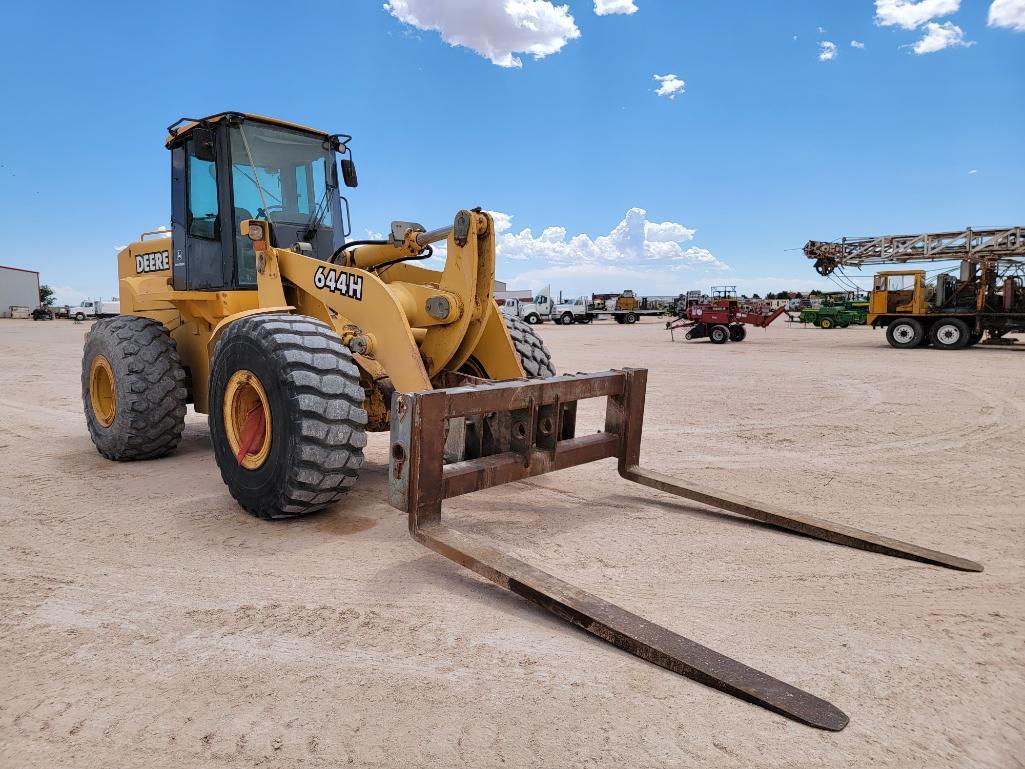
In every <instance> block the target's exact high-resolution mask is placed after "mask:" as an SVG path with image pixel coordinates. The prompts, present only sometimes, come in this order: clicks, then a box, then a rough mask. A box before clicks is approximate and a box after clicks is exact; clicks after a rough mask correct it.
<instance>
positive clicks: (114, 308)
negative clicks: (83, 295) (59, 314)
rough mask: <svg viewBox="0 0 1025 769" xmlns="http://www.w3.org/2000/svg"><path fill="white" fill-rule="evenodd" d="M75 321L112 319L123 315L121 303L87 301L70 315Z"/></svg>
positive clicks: (72, 310) (107, 300) (113, 301)
mask: <svg viewBox="0 0 1025 769" xmlns="http://www.w3.org/2000/svg"><path fill="white" fill-rule="evenodd" d="M69 314H70V315H71V317H72V318H74V319H75V320H85V319H86V318H110V317H113V316H114V315H120V314H121V302H119V301H118V300H117V299H86V300H85V301H83V302H82V303H81V304H80V305H78V307H72V308H71V311H70V313H69Z"/></svg>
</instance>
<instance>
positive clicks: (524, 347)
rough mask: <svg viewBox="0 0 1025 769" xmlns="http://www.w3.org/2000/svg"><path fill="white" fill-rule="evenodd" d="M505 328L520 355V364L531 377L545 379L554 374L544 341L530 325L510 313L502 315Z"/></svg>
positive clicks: (550, 357) (553, 367) (549, 354)
mask: <svg viewBox="0 0 1025 769" xmlns="http://www.w3.org/2000/svg"><path fill="white" fill-rule="evenodd" d="M502 319H503V320H504V321H505V328H506V330H507V331H508V332H509V336H510V337H511V338H512V342H513V347H515V348H516V354H517V355H519V356H520V365H521V366H523V370H524V371H525V372H526V373H527V376H528V377H530V378H531V379H538V378H541V379H546V378H548V377H551V376H555V366H554V365H553V364H552V354H551V353H550V352H548V348H547V347H545V343H544V342H543V341H542V340H541V337H540V336H538V334H537V332H536V331H534V329H532V328H531V327H530V326H528V325H527V324H526V323H524V322H523V321H522V320H520V319H519V318H516V317H513V316H512V315H504V316H502Z"/></svg>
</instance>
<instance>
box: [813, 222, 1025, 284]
mask: <svg viewBox="0 0 1025 769" xmlns="http://www.w3.org/2000/svg"><path fill="white" fill-rule="evenodd" d="M804 254H805V256H807V257H808V258H809V259H814V260H815V269H816V271H817V272H818V273H819V274H820V275H829V274H831V273H832V272H833V271H834V270H835V269H837V268H838V267H861V266H863V265H868V264H905V263H907V262H941V261H954V260H961V261H964V260H967V261H970V262H987V261H1000V260H1003V259H1014V258H1025V227H999V228H994V229H981V230H980V229H972V228H971V227H969V228H968V229H965V230H960V231H958V232H927V233H921V234H915V235H882V236H880V237H870V238H842V239H841V240H840V241H839V242H834V243H827V242H825V241H820V240H809V241H808V242H807V243H806V244H805V246H804Z"/></svg>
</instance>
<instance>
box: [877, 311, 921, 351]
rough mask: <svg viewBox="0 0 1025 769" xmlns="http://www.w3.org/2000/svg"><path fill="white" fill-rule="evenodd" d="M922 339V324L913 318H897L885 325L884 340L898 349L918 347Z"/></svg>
mask: <svg viewBox="0 0 1025 769" xmlns="http://www.w3.org/2000/svg"><path fill="white" fill-rule="evenodd" d="M924 339H925V331H924V330H923V329H922V324H921V323H919V322H918V321H917V320H915V319H914V318H898V319H897V320H895V321H893V322H892V323H890V325H888V326H887V327H886V341H887V342H889V343H890V346H891V347H894V348H896V349H898V350H910V349H911V348H912V347H918V346H919V345H920V344H922V340H924Z"/></svg>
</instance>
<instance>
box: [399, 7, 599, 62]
mask: <svg viewBox="0 0 1025 769" xmlns="http://www.w3.org/2000/svg"><path fill="white" fill-rule="evenodd" d="M384 9H385V10H386V11H388V13H390V14H391V15H392V16H394V17H395V18H396V19H398V20H399V21H401V22H403V23H404V24H409V25H410V26H413V27H416V28H417V29H425V30H433V31H436V32H438V33H440V34H441V39H442V40H444V41H445V42H446V43H448V44H449V45H452V46H463V47H466V48H469V49H470V50H472V51H475V52H477V53H479V54H480V55H481V56H483V57H484V58H486V59H488V60H489V61H491V62H492V63H493V64H497V65H498V66H500V67H522V66H523V61H522V60H521V59H520V57H519V56H517V55H516V54H518V53H524V54H528V55H531V56H533V57H534V58H535V59H543V58H544V57H545V56H548V55H550V54H553V53H557V52H558V51H560V50H562V47H563V46H564V45H566V43H567V42H569V41H570V40H574V39H575V38H578V37H580V30H579V29H578V28H577V25H576V23H575V22H574V20H573V16H572V15H571V14H570V12H569V6H567V5H554V4H553V3H551V2H549V0H389V2H387V3H385V4H384Z"/></svg>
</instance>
